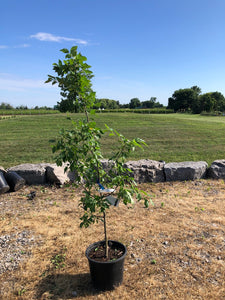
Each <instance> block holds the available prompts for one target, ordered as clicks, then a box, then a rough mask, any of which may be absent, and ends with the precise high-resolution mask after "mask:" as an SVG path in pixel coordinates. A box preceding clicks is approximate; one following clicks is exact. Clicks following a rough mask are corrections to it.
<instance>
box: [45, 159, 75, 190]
mask: <svg viewBox="0 0 225 300" xmlns="http://www.w3.org/2000/svg"><path fill="white" fill-rule="evenodd" d="M65 167H66V164H63V165H62V166H57V165H56V164H48V165H46V180H47V182H49V183H53V184H54V183H55V184H58V185H63V184H64V183H66V182H74V180H75V174H74V172H71V171H69V170H68V171H66V172H64V169H65Z"/></svg>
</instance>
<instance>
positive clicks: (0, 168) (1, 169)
mask: <svg viewBox="0 0 225 300" xmlns="http://www.w3.org/2000/svg"><path fill="white" fill-rule="evenodd" d="M0 172H2V173H3V174H5V172H6V170H5V169H4V168H3V167H2V166H0Z"/></svg>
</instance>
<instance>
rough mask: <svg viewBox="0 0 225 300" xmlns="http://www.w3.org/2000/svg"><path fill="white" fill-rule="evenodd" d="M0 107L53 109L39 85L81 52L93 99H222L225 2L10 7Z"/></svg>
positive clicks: (53, 96)
mask: <svg viewBox="0 0 225 300" xmlns="http://www.w3.org/2000/svg"><path fill="white" fill-rule="evenodd" d="M0 37H1V39H0V103H1V102H7V103H10V104H11V105H13V106H18V105H27V106H28V107H34V106H36V105H37V106H45V105H46V106H49V107H53V106H54V105H55V104H56V103H57V101H60V90H59V88H57V87H55V86H53V87H52V86H51V85H50V84H44V81H45V80H46V79H47V75H48V74H51V75H54V72H53V70H52V64H53V63H54V62H57V61H58V59H62V58H63V53H61V52H60V51H59V50H60V49H62V48H68V49H69V48H71V47H72V46H74V45H78V50H79V51H80V52H81V53H82V54H83V55H85V56H87V59H88V61H87V62H88V64H90V65H91V66H92V68H91V69H92V71H93V73H94V75H95V77H94V79H93V81H92V82H93V89H94V90H95V91H96V95H97V97H98V98H109V99H115V100H119V101H120V103H129V101H130V99H131V98H134V97H138V98H139V99H140V100H141V101H144V100H149V99H150V98H151V97H157V101H159V102H160V103H162V104H164V105H167V104H168V98H169V97H171V95H172V94H173V92H174V91H175V90H177V89H180V88H187V87H191V86H193V85H197V86H199V87H200V88H201V89H202V92H203V93H205V92H211V91H219V92H221V93H222V94H223V95H225V1H224V0H188V1H187V0H63V1H62V0H54V1H53V0H38V1H31V0H29V1H27V0H20V1H18V0H7V1H2V3H1V12H0Z"/></svg>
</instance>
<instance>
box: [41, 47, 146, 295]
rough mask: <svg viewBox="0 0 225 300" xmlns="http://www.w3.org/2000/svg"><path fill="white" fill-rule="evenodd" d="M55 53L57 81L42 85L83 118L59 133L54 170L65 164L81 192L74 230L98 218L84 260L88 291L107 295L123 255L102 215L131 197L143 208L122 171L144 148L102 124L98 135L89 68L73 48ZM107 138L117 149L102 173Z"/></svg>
mask: <svg viewBox="0 0 225 300" xmlns="http://www.w3.org/2000/svg"><path fill="white" fill-rule="evenodd" d="M61 51H62V52H63V53H64V54H65V60H63V62H62V61H61V60H59V61H58V63H54V64H53V70H54V71H55V72H56V73H57V75H58V76H52V75H48V80H47V81H46V82H51V83H52V84H58V86H59V87H60V88H61V90H62V92H61V95H62V96H63V99H62V101H61V103H59V107H60V105H61V106H62V107H63V108H64V107H65V103H67V110H69V111H77V112H83V113H84V114H83V117H82V118H81V119H80V120H78V121H76V122H75V121H72V124H73V127H72V129H69V130H65V129H62V130H61V132H60V137H59V139H58V141H57V142H56V144H55V145H54V146H53V152H54V153H55V152H57V153H58V154H57V155H56V163H57V165H62V164H63V163H66V167H65V171H66V170H68V169H70V170H71V171H74V172H75V173H76V185H77V186H82V188H83V196H82V197H81V198H80V205H81V207H82V208H83V210H84V213H83V215H82V216H81V218H80V219H81V224H80V226H81V227H88V226H89V225H90V224H92V223H95V222H96V221H98V220H99V219H100V220H102V221H103V227H104V240H103V241H97V242H96V243H94V244H92V245H90V246H89V247H88V248H87V250H86V256H87V258H88V261H89V266H90V271H91V278H92V281H93V283H94V287H95V288H96V289H100V290H110V289H113V288H114V287H115V286H118V285H120V284H121V283H122V280H123V263H124V258H125V256H126V252H127V250H126V247H125V246H124V245H123V244H121V243H119V242H117V241H112V240H109V239H108V234H107V222H106V212H107V210H108V209H109V207H110V205H118V202H119V201H120V199H121V200H122V201H123V203H124V204H126V205H127V204H132V203H133V197H134V196H135V197H136V199H137V200H138V201H140V200H144V203H145V206H146V207H147V206H148V199H147V197H148V195H147V194H146V193H144V192H143V191H140V190H139V189H138V188H137V186H136V184H135V181H134V178H133V177H132V176H130V171H131V170H127V169H125V168H124V162H125V160H126V159H127V157H128V156H129V154H130V153H131V151H134V150H135V147H142V145H145V143H144V141H143V140H141V139H139V138H137V139H133V140H129V139H127V138H125V137H124V136H123V135H122V134H120V133H118V132H117V131H116V130H114V129H112V128H110V127H108V126H107V125H106V127H105V129H104V130H103V129H101V128H99V127H98V126H97V124H96V123H95V122H93V121H92V120H90V113H91V110H92V106H93V104H94V103H95V93H94V92H93V90H92V88H91V86H92V85H91V78H92V77H93V74H92V71H91V70H90V66H89V65H88V64H86V57H84V56H82V55H81V54H80V53H78V51H77V47H72V48H71V50H70V51H69V50H68V49H62V50H61ZM107 133H108V134H109V135H110V136H111V138H115V139H116V140H117V143H118V148H117V150H116V151H115V152H114V153H112V156H111V157H110V158H109V159H108V160H107V168H105V167H104V165H103V161H102V160H103V154H102V151H101V138H102V136H103V135H104V134H107Z"/></svg>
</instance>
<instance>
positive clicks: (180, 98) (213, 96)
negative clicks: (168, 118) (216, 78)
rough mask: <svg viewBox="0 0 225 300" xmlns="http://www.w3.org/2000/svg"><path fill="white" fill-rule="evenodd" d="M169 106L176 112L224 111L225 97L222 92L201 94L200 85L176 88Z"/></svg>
mask: <svg viewBox="0 0 225 300" xmlns="http://www.w3.org/2000/svg"><path fill="white" fill-rule="evenodd" d="M168 108H169V109H173V110H174V111H175V112H179V111H180V112H188V111H189V112H192V113H194V114H199V113H201V112H204V111H205V112H215V111H217V112H224V111H225V98H224V96H223V95H222V94H221V93H220V92H209V93H205V94H201V89H200V88H199V87H198V86H193V87H191V88H186V89H179V90H176V91H175V92H174V93H173V95H172V97H170V98H169V99H168Z"/></svg>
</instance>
